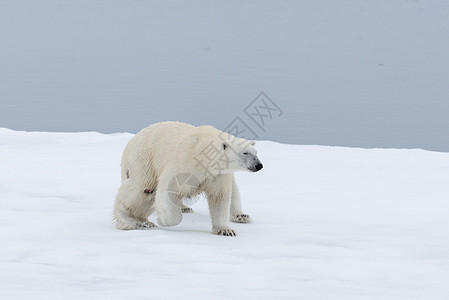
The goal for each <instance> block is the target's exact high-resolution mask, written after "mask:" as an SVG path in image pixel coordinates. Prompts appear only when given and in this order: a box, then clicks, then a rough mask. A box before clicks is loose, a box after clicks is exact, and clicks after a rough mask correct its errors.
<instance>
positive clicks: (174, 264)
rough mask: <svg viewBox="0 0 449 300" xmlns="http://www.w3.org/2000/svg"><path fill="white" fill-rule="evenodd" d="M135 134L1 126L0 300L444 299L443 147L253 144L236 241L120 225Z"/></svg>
mask: <svg viewBox="0 0 449 300" xmlns="http://www.w3.org/2000/svg"><path fill="white" fill-rule="evenodd" d="M131 137H132V135H131V134H111V135H102V134H98V133H70V134H68V133H26V132H16V131H11V130H9V129H0V168H1V173H0V201H1V205H0V242H1V247H0V298H1V299H17V298H26V299H39V298H40V299H61V298H63V297H64V298H65V299H71V298H73V299H98V298H103V299H113V298H115V299H137V298H139V299H191V298H192V299H220V298H230V297H233V298H236V299H389V300H390V299H432V300H435V299H448V298H449V287H448V284H447V283H448V282H449V238H448V237H449V218H448V208H449V204H448V200H449V185H448V180H449V154H448V153H438V152H427V151H423V150H393V149H391V150H385V149H384V150H381V149H372V150H366V149H355V148H338V147H324V146H294V145H283V144H278V143H274V142H258V144H257V148H258V151H259V154H260V155H259V156H260V158H261V160H262V161H263V163H264V169H263V170H262V171H261V172H259V173H255V174H249V173H241V174H238V181H239V183H240V186H241V193H242V199H243V204H244V211H245V212H247V213H249V214H250V215H251V216H252V217H253V219H254V223H252V224H232V227H233V228H234V229H236V231H237V233H238V236H237V237H236V238H228V237H221V236H215V235H212V234H210V230H211V228H210V222H209V216H208V213H207V207H206V202H205V201H204V199H200V201H199V202H197V203H196V204H195V205H194V206H193V208H194V210H195V213H194V214H186V215H185V216H184V220H183V222H182V223H181V224H180V225H178V226H175V227H173V228H157V229H154V230H146V231H120V230H117V229H115V228H114V227H113V224H112V222H111V219H112V218H111V217H112V204H113V199H114V195H115V192H116V190H117V188H118V186H119V173H120V172H119V161H120V156H121V152H122V150H123V148H124V146H125V144H126V143H127V141H128V140H129V139H130V138H131ZM152 218H153V217H152Z"/></svg>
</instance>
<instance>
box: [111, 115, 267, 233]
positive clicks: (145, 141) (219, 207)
mask: <svg viewBox="0 0 449 300" xmlns="http://www.w3.org/2000/svg"><path fill="white" fill-rule="evenodd" d="M224 144H226V145H225V146H223V145H224ZM211 145H212V147H213V149H217V150H218V151H220V153H219V154H220V155H215V156H216V157H215V158H214V160H213V161H212V162H211V161H210V160H209V159H210V156H208V157H206V156H205V155H204V151H205V149H207V148H208V147H209V148H210V147H211ZM253 146H254V142H253V141H246V140H244V139H240V138H235V137H233V136H231V135H229V134H227V133H224V132H222V131H220V130H218V129H216V128H214V127H212V126H199V127H195V126H192V125H189V124H185V123H180V122H162V123H156V124H153V125H150V126H149V127H147V128H145V129H143V130H141V131H140V132H139V133H137V134H136V135H135V136H134V137H133V138H132V139H131V140H130V141H129V142H128V145H127V146H126V148H125V150H124V151H123V156H122V163H121V167H122V168H121V177H122V184H121V186H120V189H119V190H118V193H117V196H116V199H115V205H114V219H115V222H116V227H117V228H119V229H125V230H129V229H142V228H148V227H153V226H154V224H152V223H150V222H149V221H148V216H149V215H151V214H152V213H153V212H154V211H156V213H157V216H158V219H157V221H158V223H159V224H160V225H162V226H173V225H177V224H179V223H180V222H181V220H182V212H181V209H182V208H184V209H185V208H186V207H185V206H184V205H182V202H181V200H182V198H185V197H194V196H196V195H198V194H200V193H202V192H204V193H205V194H206V196H207V199H208V205H209V211H210V217H211V221H212V232H213V233H215V234H220V235H230V236H232V235H235V233H234V231H233V230H232V229H231V228H229V227H228V220H229V219H231V221H234V222H241V223H246V222H249V216H248V215H244V214H243V213H242V210H241V203H240V195H239V192H238V187H237V184H236V182H235V178H234V174H233V172H235V171H238V170H248V169H249V168H251V167H253V166H254V164H256V163H260V161H259V160H258V158H257V156H256V154H257V152H256V150H255V149H254V147H253ZM224 148H226V149H224ZM223 157H224V158H226V159H223ZM204 166H207V168H204ZM179 174H191V175H193V176H194V177H195V178H196V179H197V180H198V185H197V186H195V187H192V186H181V187H180V189H179V190H177V191H176V195H177V197H176V199H177V200H176V201H173V193H172V194H171V195H172V196H171V198H170V197H169V193H168V188H169V184H170V182H171V181H172V180H173V178H175V176H177V175H179ZM172 189H173V187H172V186H170V190H171V191H172ZM145 190H153V192H152V193H145V192H144V191H145ZM230 214H231V216H230Z"/></svg>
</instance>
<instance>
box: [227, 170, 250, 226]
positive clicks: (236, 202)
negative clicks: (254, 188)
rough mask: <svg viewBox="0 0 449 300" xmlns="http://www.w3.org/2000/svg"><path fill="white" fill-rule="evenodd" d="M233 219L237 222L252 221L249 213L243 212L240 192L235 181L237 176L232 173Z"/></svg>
mask: <svg viewBox="0 0 449 300" xmlns="http://www.w3.org/2000/svg"><path fill="white" fill-rule="evenodd" d="M231 221H232V222H235V223H250V222H251V218H250V217H249V215H247V214H244V213H243V212H242V204H241V202H240V192H239V189H238V187H237V184H236V183H235V176H234V175H232V195H231Z"/></svg>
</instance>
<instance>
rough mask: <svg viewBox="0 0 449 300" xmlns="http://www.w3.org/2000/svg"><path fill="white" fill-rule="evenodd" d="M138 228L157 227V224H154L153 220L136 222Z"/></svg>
mask: <svg viewBox="0 0 449 300" xmlns="http://www.w3.org/2000/svg"><path fill="white" fill-rule="evenodd" d="M136 225H137V228H139V229H150V228H155V227H157V226H156V224H154V223H153V222H150V221H147V222H145V223H141V224H139V223H138V224H136Z"/></svg>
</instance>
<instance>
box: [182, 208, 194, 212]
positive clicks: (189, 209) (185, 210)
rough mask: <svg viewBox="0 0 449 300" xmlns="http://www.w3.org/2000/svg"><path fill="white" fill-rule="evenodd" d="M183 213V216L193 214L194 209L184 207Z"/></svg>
mask: <svg viewBox="0 0 449 300" xmlns="http://www.w3.org/2000/svg"><path fill="white" fill-rule="evenodd" d="M181 211H182V213H183V214H192V213H193V209H192V208H191V207H183V208H181Z"/></svg>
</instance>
